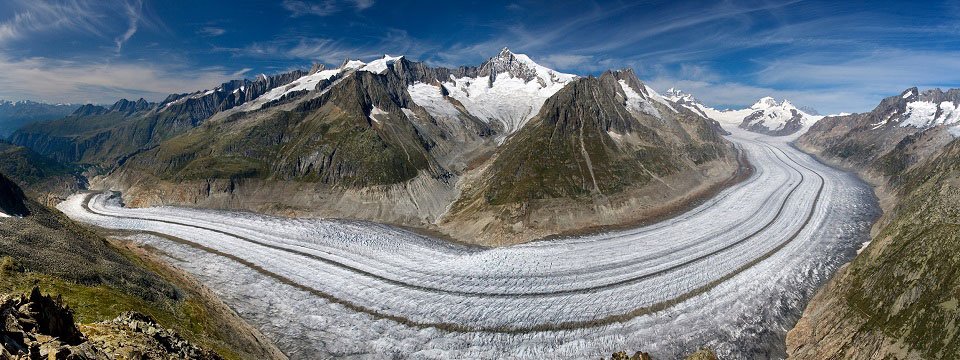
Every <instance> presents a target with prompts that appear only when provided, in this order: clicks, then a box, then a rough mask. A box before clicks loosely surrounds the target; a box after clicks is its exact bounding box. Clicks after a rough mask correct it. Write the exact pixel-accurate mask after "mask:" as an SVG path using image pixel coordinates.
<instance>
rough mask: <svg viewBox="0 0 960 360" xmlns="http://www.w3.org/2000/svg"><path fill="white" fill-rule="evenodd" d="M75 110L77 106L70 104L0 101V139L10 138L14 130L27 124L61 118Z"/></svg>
mask: <svg viewBox="0 0 960 360" xmlns="http://www.w3.org/2000/svg"><path fill="white" fill-rule="evenodd" d="M76 108H77V105H71V104H46V103H42V102H35V101H28V100H21V101H8V100H0V138H6V137H7V136H10V134H12V133H13V132H14V131H15V130H17V129H19V128H20V127H22V126H24V125H26V124H29V123H33V122H37V121H46V120H55V119H59V118H62V117H64V116H66V115H67V114H70V113H71V112H72V111H74V110H75V109H76Z"/></svg>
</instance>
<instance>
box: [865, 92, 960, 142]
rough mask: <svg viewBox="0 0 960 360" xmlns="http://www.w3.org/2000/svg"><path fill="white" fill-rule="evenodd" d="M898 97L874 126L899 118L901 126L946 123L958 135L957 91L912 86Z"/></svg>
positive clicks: (925, 126) (959, 98)
mask: <svg viewBox="0 0 960 360" xmlns="http://www.w3.org/2000/svg"><path fill="white" fill-rule="evenodd" d="M897 100H898V101H896V103H897V105H896V106H894V108H893V111H892V112H891V113H890V114H889V115H887V117H886V121H885V122H881V123H879V124H877V125H876V126H875V128H880V127H882V126H883V125H885V124H887V123H891V122H894V123H895V122H899V126H900V127H907V126H912V127H915V128H917V129H922V130H925V129H929V128H932V127H935V126H939V125H945V126H950V133H951V134H954V135H955V136H956V135H960V125H957V124H960V91H958V90H950V91H947V92H943V91H942V90H940V89H932V90H927V91H924V92H923V93H921V92H920V91H919V90H918V89H917V88H916V87H913V88H909V89H907V90H906V91H904V92H903V93H902V94H900V99H897Z"/></svg>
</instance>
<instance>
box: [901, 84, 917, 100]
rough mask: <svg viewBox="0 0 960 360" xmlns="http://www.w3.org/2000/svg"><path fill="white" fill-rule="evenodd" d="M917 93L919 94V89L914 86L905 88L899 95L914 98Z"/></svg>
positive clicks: (904, 97)
mask: <svg viewBox="0 0 960 360" xmlns="http://www.w3.org/2000/svg"><path fill="white" fill-rule="evenodd" d="M919 95H920V89H918V88H917V87H916V86H914V87H911V88H909V89H906V90H904V91H903V92H902V93H900V97H901V98H903V99H910V98H916V97H917V96H919Z"/></svg>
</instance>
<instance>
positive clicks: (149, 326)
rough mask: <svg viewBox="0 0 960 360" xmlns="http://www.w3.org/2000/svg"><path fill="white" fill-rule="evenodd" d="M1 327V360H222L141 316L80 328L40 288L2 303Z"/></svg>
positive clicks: (57, 300)
mask: <svg viewBox="0 0 960 360" xmlns="http://www.w3.org/2000/svg"><path fill="white" fill-rule="evenodd" d="M0 321H2V323H0V344H2V345H3V348H2V349H0V358H2V359H40V358H42V359H158V360H159V359H220V356H219V355H217V354H215V353H213V352H211V351H208V350H204V349H202V348H199V347H197V346H195V345H193V344H190V343H189V342H188V341H186V340H184V339H183V338H182V337H180V335H178V334H177V333H176V332H174V331H172V330H168V329H165V328H163V327H161V326H160V325H158V324H157V322H156V321H154V320H153V319H152V318H150V317H149V316H147V315H143V314H140V313H136V312H126V313H123V314H121V315H120V316H118V317H117V318H116V319H113V320H110V321H104V322H99V323H94V324H81V325H79V327H78V325H77V324H76V323H75V322H74V318H73V311H72V310H70V308H69V307H67V306H66V305H65V304H64V303H63V301H62V299H60V298H59V297H57V298H54V297H51V296H49V295H42V294H41V293H40V289H39V288H34V289H33V291H31V292H30V294H29V295H19V296H5V297H2V298H0Z"/></svg>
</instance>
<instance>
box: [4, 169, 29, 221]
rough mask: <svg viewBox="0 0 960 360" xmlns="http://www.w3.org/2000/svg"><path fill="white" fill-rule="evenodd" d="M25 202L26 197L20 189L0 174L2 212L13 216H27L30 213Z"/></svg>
mask: <svg viewBox="0 0 960 360" xmlns="http://www.w3.org/2000/svg"><path fill="white" fill-rule="evenodd" d="M25 201H26V197H25V196H24V195H23V191H22V190H20V187H18V186H17V185H16V184H14V183H13V181H11V180H10V179H8V178H7V177H6V176H3V174H0V212H3V213H5V214H7V215H11V216H26V215H28V214H30V211H29V210H28V209H27V206H26V204H25V203H24V202H25Z"/></svg>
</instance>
